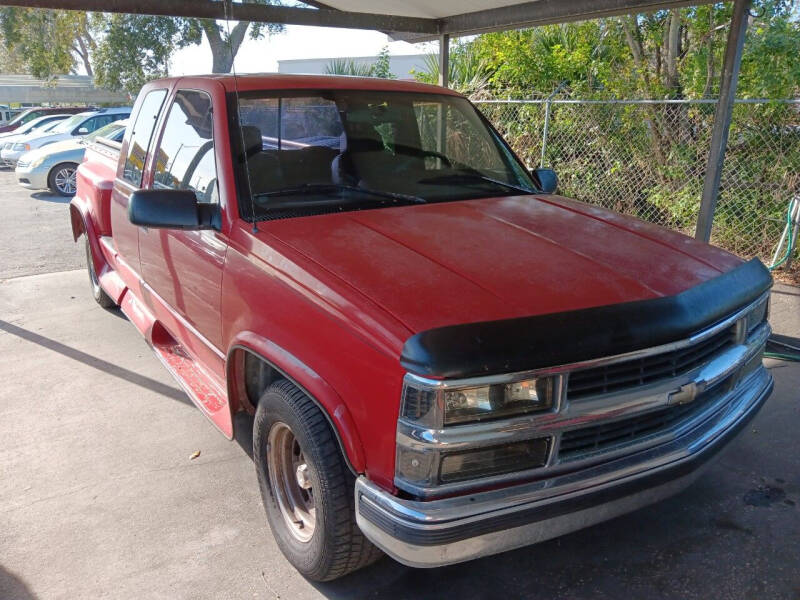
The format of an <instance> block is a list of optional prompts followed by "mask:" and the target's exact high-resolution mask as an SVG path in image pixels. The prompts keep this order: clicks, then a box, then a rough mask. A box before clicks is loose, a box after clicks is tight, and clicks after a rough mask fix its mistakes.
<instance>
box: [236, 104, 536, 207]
mask: <svg viewBox="0 0 800 600" xmlns="http://www.w3.org/2000/svg"><path fill="white" fill-rule="evenodd" d="M238 114H239V115H240V122H241V126H242V128H241V135H238V136H234V139H233V140H232V141H233V143H234V144H235V147H238V148H239V149H240V152H241V153H243V154H244V159H243V160H240V161H237V165H242V164H243V165H246V167H245V168H242V167H239V170H240V173H239V184H240V190H242V191H244V192H245V193H242V196H243V197H244V198H245V202H243V203H242V204H243V205H244V206H243V212H245V213H247V214H246V216H249V213H250V205H251V204H252V207H253V208H254V210H255V213H256V215H255V216H256V218H257V219H273V218H285V217H292V216H305V215H311V214H320V213H325V212H339V211H342V210H360V209H364V208H380V207H384V206H393V205H397V204H398V203H412V202H416V203H422V202H447V201H453V200H466V199H472V198H483V197H492V196H504V195H519V194H526V193H533V192H535V191H536V186H535V184H534V182H533V180H532V179H531V177H530V175H529V174H528V172H527V171H526V170H525V168H524V167H523V166H522V165H521V164H520V162H519V160H517V158H516V157H515V156H514V155H513V153H512V152H511V151H510V149H509V148H508V146H507V145H506V144H505V143H504V142H503V141H502V140H501V139H500V138H499V136H498V135H497V134H496V133H495V132H494V131H493V130H492V129H491V128H490V127H489V126H488V125H487V124H486V122H485V121H484V120H483V119H482V118H481V116H480V114H479V113H478V112H477V110H476V109H475V108H474V107H473V106H472V104H470V103H469V102H468V101H467V100H466V99H464V98H461V97H458V96H449V95H438V94H417V93H405V92H375V91H360V90H335V91H323V92H319V91H314V92H304V93H303V92H301V93H296V92H295V93H292V94H282V95H280V96H278V95H276V94H275V92H258V93H252V92H249V93H245V94H241V97H240V98H239V112H238ZM236 137H238V138H239V139H238V140H237V139H236ZM242 146H244V147H243V148H242ZM251 198H252V202H251Z"/></svg>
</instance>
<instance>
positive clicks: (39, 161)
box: [28, 155, 46, 169]
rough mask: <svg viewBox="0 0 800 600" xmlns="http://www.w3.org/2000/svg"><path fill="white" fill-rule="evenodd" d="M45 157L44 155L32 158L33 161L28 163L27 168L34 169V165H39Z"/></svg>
mask: <svg viewBox="0 0 800 600" xmlns="http://www.w3.org/2000/svg"><path fill="white" fill-rule="evenodd" d="M45 158H46V157H45V156H44V155H42V156H39V157H37V158H34V159H33V161H31V163H30V164H29V165H28V168H29V169H35V168H36V167H38V166H40V165H41V164H42V163H43V162H44V159H45Z"/></svg>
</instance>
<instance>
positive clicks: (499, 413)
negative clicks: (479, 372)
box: [400, 377, 555, 428]
mask: <svg viewBox="0 0 800 600" xmlns="http://www.w3.org/2000/svg"><path fill="white" fill-rule="evenodd" d="M553 381H554V380H553V378H552V377H539V378H533V379H525V380H521V381H515V382H511V383H498V384H489V385H480V386H468V387H449V386H447V385H443V386H441V387H439V388H430V387H427V386H426V385H417V384H416V383H415V381H414V379H413V378H407V380H406V385H405V387H404V389H403V402H402V407H401V410H400V415H401V417H404V418H405V419H408V420H410V421H415V422H417V423H421V424H425V425H428V426H430V427H433V428H439V427H442V426H447V425H457V424H461V423H472V422H476V421H484V420H487V419H502V418H508V417H513V416H516V415H522V414H526V413H530V412H541V411H547V410H550V409H551V408H553V397H554V388H555V386H554V384H553Z"/></svg>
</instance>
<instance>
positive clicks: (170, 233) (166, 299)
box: [139, 90, 227, 355]
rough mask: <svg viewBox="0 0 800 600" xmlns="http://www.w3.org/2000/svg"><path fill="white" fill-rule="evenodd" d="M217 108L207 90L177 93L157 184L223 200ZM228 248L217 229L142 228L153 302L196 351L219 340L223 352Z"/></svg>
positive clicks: (159, 150) (155, 170)
mask: <svg viewBox="0 0 800 600" xmlns="http://www.w3.org/2000/svg"><path fill="white" fill-rule="evenodd" d="M211 106H212V105H211V97H210V96H209V95H208V94H207V93H206V92H203V91H197V90H179V91H178V92H177V93H176V94H175V98H174V100H173V101H172V105H171V106H170V108H169V113H168V114H167V118H166V121H165V124H164V128H163V132H162V134H161V138H160V140H159V142H158V145H157V146H156V148H155V151H154V152H153V158H152V159H151V161H152V166H151V169H150V171H151V173H152V183H151V186H150V187H152V188H160V189H189V190H192V191H193V192H194V193H195V194H196V195H197V199H198V201H199V202H207V203H219V195H218V189H217V168H216V159H215V148H214V137H213V126H212V111H211ZM226 249H227V244H226V242H225V239H224V238H223V236H222V234H221V233H220V232H219V231H216V230H203V231H182V230H179V229H151V228H146V227H139V257H140V261H141V269H142V277H143V279H144V282H145V286H146V288H147V290H148V292H150V298H149V304H150V307H151V308H152V309H153V311H154V313H155V314H156V315H158V316H159V318H160V319H161V320H162V322H163V323H164V324H165V325H167V327H168V328H169V329H171V330H172V333H173V335H176V336H178V337H179V339H180V341H181V342H182V343H184V344H186V345H188V346H189V347H192V346H194V350H195V353H200V354H205V352H204V351H203V349H202V346H212V347H213V348H216V352H213V348H207V349H206V350H212V354H217V355H218V354H219V348H220V346H221V343H222V328H221V320H220V293H221V284H222V268H223V264H224V260H225V251H226ZM187 324H188V325H189V328H187V327H186V325H187ZM187 334H188V335H187ZM198 334H199V335H198ZM198 338H199V339H198ZM197 342H199V343H200V344H199V345H198V344H197Z"/></svg>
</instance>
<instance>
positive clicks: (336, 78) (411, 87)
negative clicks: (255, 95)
mask: <svg viewBox="0 0 800 600" xmlns="http://www.w3.org/2000/svg"><path fill="white" fill-rule="evenodd" d="M197 80H206V81H207V80H214V81H219V82H220V83H222V85H223V86H225V89H226V91H228V92H233V91H236V90H237V89H238V90H239V91H250V90H297V89H340V90H348V89H351V90H375V91H387V92H417V93H423V94H448V95H452V96H460V94H459V93H458V92H455V91H453V90H450V89H447V88H443V87H439V86H436V85H429V84H426V83H419V82H417V81H398V80H396V79H379V78H376V77H350V76H344V75H288V74H284V73H252V74H251V73H248V74H246V75H236V76H234V75H229V74H226V75H220V74H210V75H192V76H187V77H171V78H167V79H161V80H159V81H162V82H165V83H173V82H180V84H181V85H185V84H187V83H189V82H190V81H197Z"/></svg>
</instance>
